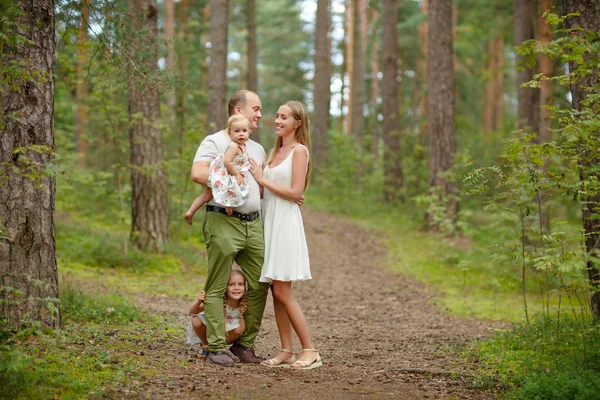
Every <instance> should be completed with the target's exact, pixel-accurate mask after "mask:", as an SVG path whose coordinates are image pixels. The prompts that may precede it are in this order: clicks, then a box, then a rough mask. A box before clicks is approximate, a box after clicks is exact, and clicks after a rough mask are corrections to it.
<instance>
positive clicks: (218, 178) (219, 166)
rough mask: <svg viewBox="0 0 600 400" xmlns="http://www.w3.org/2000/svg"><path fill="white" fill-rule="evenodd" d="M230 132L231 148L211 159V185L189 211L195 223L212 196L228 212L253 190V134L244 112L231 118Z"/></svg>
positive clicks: (188, 213)
mask: <svg viewBox="0 0 600 400" xmlns="http://www.w3.org/2000/svg"><path fill="white" fill-rule="evenodd" d="M227 133H228V134H229V136H230V137H231V144H230V145H229V147H228V148H227V151H226V152H225V153H223V154H219V155H218V156H217V157H216V158H215V159H214V160H213V161H212V162H211V163H210V170H209V175H208V180H207V188H206V190H204V192H202V194H201V195H200V196H198V197H196V199H195V200H194V201H193V202H192V205H191V206H190V209H189V210H188V211H187V212H186V213H185V217H184V218H185V220H186V221H187V223H188V224H190V225H191V224H192V219H193V218H194V214H195V213H196V211H198V210H199V209H200V207H202V206H203V205H204V204H205V203H207V202H208V201H210V200H211V199H213V198H214V199H215V201H216V202H217V203H219V204H221V205H223V206H225V210H226V212H227V214H228V215H231V213H232V212H233V210H232V208H233V207H239V206H241V205H242V204H244V202H245V201H246V198H247V197H248V193H249V186H248V176H247V172H248V171H249V170H250V163H249V162H248V153H247V152H246V142H247V141H248V137H249V136H250V122H249V121H248V119H247V118H246V117H245V116H243V115H241V114H234V115H232V116H231V117H229V120H228V121H227Z"/></svg>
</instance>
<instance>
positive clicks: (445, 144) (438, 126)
mask: <svg viewBox="0 0 600 400" xmlns="http://www.w3.org/2000/svg"><path fill="white" fill-rule="evenodd" d="M452 45H453V44H452V0H431V1H430V2H429V57H428V60H429V188H430V190H432V192H433V193H434V195H437V196H439V199H440V201H441V202H442V206H443V207H444V208H445V218H446V219H449V220H450V221H455V220H456V214H457V212H458V199H457V185H456V181H455V180H454V179H453V178H452V177H451V176H448V174H449V173H450V172H451V169H452V167H453V166H454V157H455V153H456V126H455V120H454V104H455V96H454V86H455V85H454V62H453V50H452ZM427 222H428V226H429V229H430V230H436V229H438V228H439V223H438V221H436V220H435V218H434V215H432V213H431V212H430V213H428V215H427Z"/></svg>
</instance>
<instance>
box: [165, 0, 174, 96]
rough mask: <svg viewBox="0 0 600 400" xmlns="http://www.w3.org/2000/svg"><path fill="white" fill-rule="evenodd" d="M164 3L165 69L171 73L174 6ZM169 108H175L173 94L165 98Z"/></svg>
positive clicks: (167, 1)
mask: <svg viewBox="0 0 600 400" xmlns="http://www.w3.org/2000/svg"><path fill="white" fill-rule="evenodd" d="M164 2H165V42H167V62H166V69H167V71H169V72H172V71H173V67H174V66H175V43H174V41H175V4H174V3H173V0H164ZM167 104H168V105H169V107H174V106H175V92H169V94H168V97H167Z"/></svg>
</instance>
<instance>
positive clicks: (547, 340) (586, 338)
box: [469, 317, 600, 399]
mask: <svg viewBox="0 0 600 400" xmlns="http://www.w3.org/2000/svg"><path fill="white" fill-rule="evenodd" d="M469 356H470V357H471V361H475V362H477V363H478V364H479V366H480V368H481V367H482V368H483V369H482V373H481V375H480V377H479V378H478V380H477V385H480V386H482V387H484V388H496V389H500V390H501V391H503V392H504V394H505V395H506V397H507V398H514V399H595V398H597V395H598V392H599V390H600V368H598V361H600V327H599V326H597V325H590V324H587V323H585V322H584V321H582V320H578V319H576V318H573V317H564V318H561V319H559V320H557V319H556V318H534V319H533V321H532V323H531V324H530V325H528V326H517V327H515V328H513V329H510V330H501V331H497V333H496V335H495V336H494V338H492V339H491V340H488V341H485V342H479V343H476V344H474V346H473V348H472V349H471V352H470V354H469Z"/></svg>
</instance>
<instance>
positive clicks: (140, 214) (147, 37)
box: [127, 0, 171, 252]
mask: <svg viewBox="0 0 600 400" xmlns="http://www.w3.org/2000/svg"><path fill="white" fill-rule="evenodd" d="M127 14H128V17H129V18H130V20H131V25H132V27H133V34H132V36H131V39H130V46H131V48H130V55H129V56H130V58H131V60H132V64H133V65H131V66H130V67H131V70H130V73H131V78H130V81H129V124H130V126H129V141H130V152H131V192H132V193H131V239H132V242H133V243H134V244H135V245H136V246H138V247H139V248H140V249H143V250H147V251H156V252H162V251H163V250H164V249H165V245H166V244H167V243H168V242H169V240H170V239H171V229H170V220H169V202H168V196H167V192H168V183H167V174H166V171H165V167H164V165H163V161H164V158H163V141H162V131H161V129H160V127H159V126H158V123H159V118H160V103H159V92H158V88H157V87H156V85H155V83H154V82H153V79H154V78H155V77H156V76H157V73H158V66H157V62H158V57H157V48H158V43H157V38H158V25H157V21H158V17H157V9H156V4H155V3H154V0H138V1H130V2H128V3H127Z"/></svg>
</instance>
